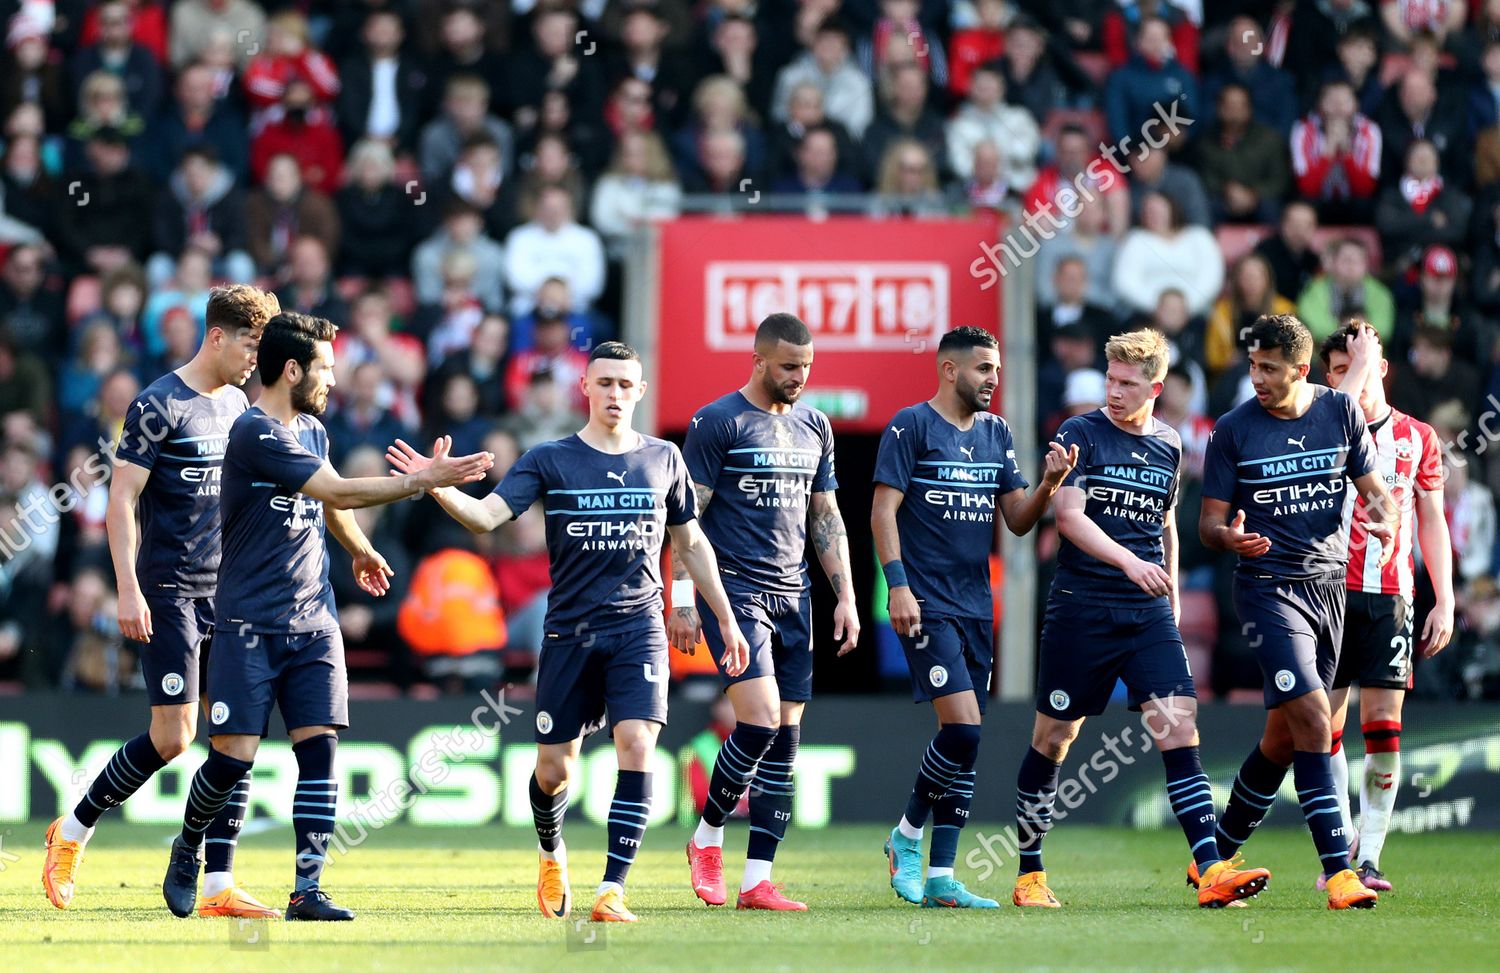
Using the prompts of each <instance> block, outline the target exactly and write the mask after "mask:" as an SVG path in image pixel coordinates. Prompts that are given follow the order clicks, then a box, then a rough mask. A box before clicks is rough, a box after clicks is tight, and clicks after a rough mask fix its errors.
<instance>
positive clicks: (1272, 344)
mask: <svg viewBox="0 0 1500 973" xmlns="http://www.w3.org/2000/svg"><path fill="white" fill-rule="evenodd" d="M1246 337H1247V338H1248V341H1249V346H1250V347H1251V348H1252V349H1253V348H1256V347H1259V348H1263V349H1265V350H1267V351H1269V350H1272V349H1275V350H1276V351H1279V352H1281V357H1283V358H1285V359H1286V360H1287V361H1289V362H1291V363H1292V364H1293V365H1305V364H1307V363H1308V362H1310V361H1312V344H1313V340H1312V332H1311V331H1308V330H1307V325H1305V324H1303V323H1302V322H1301V321H1300V320H1298V318H1297V315H1295V314H1262V315H1261V316H1260V317H1258V318H1256V319H1255V323H1254V324H1252V325H1250V331H1249V334H1248V335H1247V336H1246Z"/></svg>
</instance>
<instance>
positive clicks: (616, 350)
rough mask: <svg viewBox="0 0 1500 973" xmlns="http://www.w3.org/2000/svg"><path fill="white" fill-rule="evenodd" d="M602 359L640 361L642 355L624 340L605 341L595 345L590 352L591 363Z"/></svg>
mask: <svg viewBox="0 0 1500 973" xmlns="http://www.w3.org/2000/svg"><path fill="white" fill-rule="evenodd" d="M600 360H608V361H634V362H638V361H640V360H641V356H640V353H639V352H637V351H636V350H635V349H634V348H632V347H630V346H629V345H627V344H626V343H625V342H623V341H604V342H600V343H599V344H597V345H595V346H594V350H593V351H591V352H589V362H590V364H592V363H593V362H596V361H600Z"/></svg>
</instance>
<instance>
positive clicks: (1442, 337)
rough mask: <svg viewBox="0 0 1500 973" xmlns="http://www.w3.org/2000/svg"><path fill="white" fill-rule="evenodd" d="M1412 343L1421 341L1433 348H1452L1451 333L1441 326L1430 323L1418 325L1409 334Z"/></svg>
mask: <svg viewBox="0 0 1500 973" xmlns="http://www.w3.org/2000/svg"><path fill="white" fill-rule="evenodd" d="M1411 341H1412V344H1416V343H1417V342H1419V341H1420V342H1422V343H1423V344H1424V345H1431V346H1432V347H1434V348H1438V349H1442V350H1447V351H1451V350H1453V334H1452V333H1451V332H1449V331H1447V330H1446V329H1443V328H1435V327H1433V326H1432V325H1430V324H1422V325H1418V326H1417V328H1416V329H1415V330H1414V331H1412V334H1411Z"/></svg>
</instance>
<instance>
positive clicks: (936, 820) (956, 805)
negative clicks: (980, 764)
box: [927, 766, 974, 868]
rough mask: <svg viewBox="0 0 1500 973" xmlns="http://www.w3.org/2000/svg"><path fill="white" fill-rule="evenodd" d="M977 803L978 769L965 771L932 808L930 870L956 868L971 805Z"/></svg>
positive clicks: (960, 773)
mask: <svg viewBox="0 0 1500 973" xmlns="http://www.w3.org/2000/svg"><path fill="white" fill-rule="evenodd" d="M973 800H974V770H973V768H972V766H971V767H970V768H969V769H968V770H961V771H959V772H958V773H957V774H955V775H954V777H953V783H951V784H949V785H948V793H946V794H944V795H943V796H942V797H940V798H938V802H937V803H936V804H934V805H933V806H932V851H931V852H930V853H929V854H928V858H927V864H928V866H929V867H930V868H952V867H953V861H954V859H956V858H957V857H958V839H959V835H960V833H961V832H962V831H963V827H964V825H965V824H967V823H968V821H969V805H970V804H971V803H972V802H973Z"/></svg>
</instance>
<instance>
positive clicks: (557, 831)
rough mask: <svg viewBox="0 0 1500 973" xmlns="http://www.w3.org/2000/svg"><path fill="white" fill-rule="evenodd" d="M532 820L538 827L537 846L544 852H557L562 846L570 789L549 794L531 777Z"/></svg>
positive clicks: (534, 777) (534, 775)
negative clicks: (564, 816)
mask: <svg viewBox="0 0 1500 973" xmlns="http://www.w3.org/2000/svg"><path fill="white" fill-rule="evenodd" d="M530 790H531V820H532V821H533V822H534V823H535V825H536V840H537V844H539V845H541V847H542V850H543V851H556V850H557V846H558V845H560V844H562V826H563V815H564V814H565V813H567V810H568V789H567V788H566V787H564V788H563V789H562V790H560V791H558V792H557V793H556V794H548V793H547V792H546V791H544V790H542V785H541V784H539V783H538V782H537V779H536V774H532V775H531V788H530Z"/></svg>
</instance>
